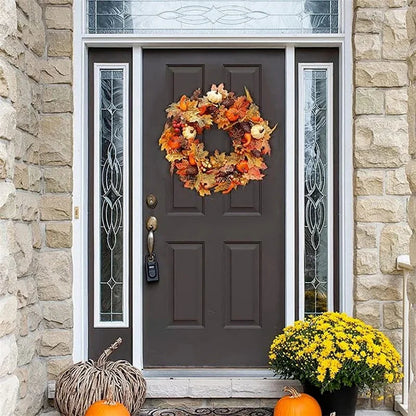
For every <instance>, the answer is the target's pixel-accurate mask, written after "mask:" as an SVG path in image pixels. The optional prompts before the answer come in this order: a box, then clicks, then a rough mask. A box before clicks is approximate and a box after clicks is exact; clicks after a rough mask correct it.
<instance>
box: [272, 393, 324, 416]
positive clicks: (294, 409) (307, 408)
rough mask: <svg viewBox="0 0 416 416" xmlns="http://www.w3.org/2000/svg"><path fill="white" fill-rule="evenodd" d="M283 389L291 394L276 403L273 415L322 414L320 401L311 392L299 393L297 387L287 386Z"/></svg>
mask: <svg viewBox="0 0 416 416" xmlns="http://www.w3.org/2000/svg"><path fill="white" fill-rule="evenodd" d="M283 391H285V392H288V393H290V395H289V396H284V397H282V398H281V399H280V400H279V401H278V402H277V403H276V407H275V408H274V413H273V416H322V411H321V408H320V406H319V404H318V402H317V401H316V400H315V399H314V398H313V397H312V396H309V394H306V393H299V392H298V391H297V390H296V389H295V388H293V387H287V386H286V387H285V388H284V389H283Z"/></svg>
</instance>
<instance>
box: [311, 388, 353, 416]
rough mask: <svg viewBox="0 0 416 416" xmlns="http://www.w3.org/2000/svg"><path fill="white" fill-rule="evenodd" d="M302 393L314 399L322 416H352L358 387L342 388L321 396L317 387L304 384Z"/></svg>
mask: <svg viewBox="0 0 416 416" xmlns="http://www.w3.org/2000/svg"><path fill="white" fill-rule="evenodd" d="M303 391H304V392H305V393H307V394H309V395H310V396H312V397H314V398H315V399H316V400H317V401H318V403H319V406H321V409H322V416H329V415H330V414H331V413H332V412H336V416H354V415H355V406H356V403H357V396H358V387H356V386H353V387H342V388H341V389H340V390H336V391H333V392H332V393H329V392H325V393H323V394H321V391H320V390H319V388H318V387H315V386H312V385H311V384H308V383H304V384H303Z"/></svg>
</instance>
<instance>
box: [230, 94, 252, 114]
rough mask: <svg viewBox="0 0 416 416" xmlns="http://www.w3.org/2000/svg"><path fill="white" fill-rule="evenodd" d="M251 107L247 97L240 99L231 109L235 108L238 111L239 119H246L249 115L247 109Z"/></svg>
mask: <svg viewBox="0 0 416 416" xmlns="http://www.w3.org/2000/svg"><path fill="white" fill-rule="evenodd" d="M248 107H250V102H249V101H248V100H247V98H246V97H243V96H241V97H238V98H237V99H236V100H235V102H234V104H233V105H232V107H231V108H235V109H236V110H237V115H238V118H244V116H245V115H246V113H247V109H248Z"/></svg>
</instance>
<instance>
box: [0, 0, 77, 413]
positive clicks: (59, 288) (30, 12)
mask: <svg viewBox="0 0 416 416" xmlns="http://www.w3.org/2000/svg"><path fill="white" fill-rule="evenodd" d="M71 57H72V0H17V1H15V0H2V1H1V6H0V397H1V399H0V415H2V416H10V415H17V416H20V415H21V416H32V415H38V414H40V413H41V412H48V410H52V409H51V408H50V407H49V404H48V402H47V400H46V388H47V380H48V379H53V378H55V377H56V375H57V374H58V373H59V372H60V370H61V369H62V368H64V367H65V366H68V365H69V364H70V363H71V360H72V356H71V354H72V326H73V324H72V300H71V297H72V267H71V264H72V259H71V249H70V248H71V245H72V231H71V227H72V225H71V218H72V196H71V193H72V85H71V84H72V58H71Z"/></svg>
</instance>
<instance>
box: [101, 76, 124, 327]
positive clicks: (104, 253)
mask: <svg viewBox="0 0 416 416" xmlns="http://www.w3.org/2000/svg"><path fill="white" fill-rule="evenodd" d="M123 95H124V71H123V69H100V107H99V111H100V127H99V128H100V152H99V157H100V185H101V190H100V205H101V206H100V243H101V246H100V266H101V267H100V269H101V274H100V321H101V322H120V321H121V322H122V321H123V313H124V311H123V285H124V284H125V283H124V282H123V274H124V263H123V257H124V250H125V242H124V241H123V227H124V225H125V224H123V198H124V188H123V187H124V184H123V165H124V163H123V160H124V151H123V147H124V131H123V125H124V108H123V107H124V105H123V103H124V96H123Z"/></svg>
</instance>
